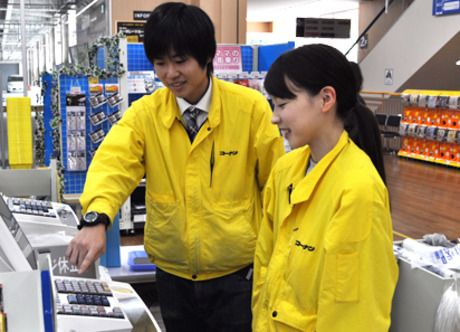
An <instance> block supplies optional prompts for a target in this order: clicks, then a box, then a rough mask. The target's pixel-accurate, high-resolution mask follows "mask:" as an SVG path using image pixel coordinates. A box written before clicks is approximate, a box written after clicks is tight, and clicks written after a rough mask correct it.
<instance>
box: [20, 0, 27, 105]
mask: <svg viewBox="0 0 460 332" xmlns="http://www.w3.org/2000/svg"><path fill="white" fill-rule="evenodd" d="M20 11H21V51H22V77H23V79H22V83H23V95H24V97H27V83H28V82H27V79H26V77H27V76H26V75H27V73H28V72H27V50H26V22H25V10H24V0H20Z"/></svg>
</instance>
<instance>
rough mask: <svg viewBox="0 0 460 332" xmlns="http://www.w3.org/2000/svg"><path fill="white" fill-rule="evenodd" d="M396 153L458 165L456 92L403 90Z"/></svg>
mask: <svg viewBox="0 0 460 332" xmlns="http://www.w3.org/2000/svg"><path fill="white" fill-rule="evenodd" d="M401 98H402V102H403V104H404V112H403V118H402V121H401V128H400V134H401V136H402V145H401V149H400V150H399V152H398V156H401V157H408V158H413V159H417V160H423V161H427V162H432V163H436V164H442V165H448V166H452V167H456V168H460V91H438V90H405V91H404V92H403V93H402V95H401Z"/></svg>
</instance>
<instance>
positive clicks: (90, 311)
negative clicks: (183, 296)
mask: <svg viewBox="0 0 460 332" xmlns="http://www.w3.org/2000/svg"><path fill="white" fill-rule="evenodd" d="M77 223H78V219H77V217H76V215H75V214H74V212H73V211H72V209H71V208H70V207H69V206H68V205H66V204H60V203H54V202H43V201H36V200H30V199H16V198H11V197H6V196H2V195H0V233H1V234H2V236H1V237H0V284H1V286H2V287H1V293H2V294H1V295H2V296H1V297H0V298H1V301H2V303H1V305H0V310H1V311H2V312H4V313H6V314H7V317H8V319H7V324H8V325H7V327H8V331H19V332H20V331H38V332H42V331H43V332H53V331H58V332H70V331H72V332H79V331H81V332H92V331H94V332H95V331H107V332H109V331H120V332H124V331H126V332H128V331H148V332H150V331H151V332H157V331H161V329H160V327H159V326H158V324H157V322H156V321H155V319H154V317H153V316H152V314H151V312H150V310H149V308H148V307H147V306H146V305H145V303H144V302H143V301H142V299H141V298H140V297H139V295H138V294H137V292H136V291H135V289H134V288H133V287H132V286H131V285H130V284H129V283H126V282H122V281H114V280H112V278H111V276H110V274H109V272H108V270H107V269H106V268H104V267H99V266H98V264H95V266H94V267H93V268H92V269H90V270H89V272H87V273H86V274H85V275H83V276H82V275H78V273H77V271H78V270H77V268H76V267H75V266H71V265H70V264H69V262H68V261H67V260H66V258H65V249H66V247H67V245H68V243H69V242H70V240H71V239H72V238H73V236H74V235H75V234H76V232H77V231H76V225H77ZM24 317H27V319H24Z"/></svg>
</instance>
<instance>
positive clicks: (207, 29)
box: [144, 2, 216, 75]
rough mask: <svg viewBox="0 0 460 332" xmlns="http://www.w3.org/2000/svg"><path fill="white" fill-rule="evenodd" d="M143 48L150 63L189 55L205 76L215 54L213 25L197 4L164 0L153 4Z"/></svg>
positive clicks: (145, 31) (209, 70)
mask: <svg viewBox="0 0 460 332" xmlns="http://www.w3.org/2000/svg"><path fill="white" fill-rule="evenodd" d="M144 49H145V53H146V55H147V58H148V59H149V60H150V62H151V63H152V64H153V61H154V60H155V59H160V58H163V57H165V56H168V55H171V54H172V52H174V54H175V55H179V56H186V55H188V56H191V57H193V58H195V59H196V60H197V62H198V63H199V65H200V66H201V67H202V68H205V67H206V66H207V72H208V75H211V74H212V72H213V65H212V60H213V59H214V55H215V54H216V38H215V32H214V25H213V24H212V21H211V19H210V18H209V16H208V15H207V14H206V13H205V12H204V11H203V10H202V9H201V8H199V7H196V6H192V5H187V4H184V3H180V2H167V3H164V4H162V5H160V6H158V7H156V8H155V9H154V10H153V11H152V13H151V14H150V17H149V19H148V21H147V23H146V25H145V29H144Z"/></svg>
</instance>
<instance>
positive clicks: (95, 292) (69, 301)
mask: <svg viewBox="0 0 460 332" xmlns="http://www.w3.org/2000/svg"><path fill="white" fill-rule="evenodd" d="M54 284H55V287H56V291H57V294H58V296H57V297H56V312H57V314H61V315H83V316H98V317H110V318H121V319H123V318H124V314H123V312H122V310H121V309H120V308H119V307H118V306H115V305H114V304H113V302H112V301H110V299H113V295H112V292H111V290H110V288H109V286H108V285H107V283H105V282H102V281H97V280H87V279H79V278H75V279H72V278H66V279H55V280H54ZM111 302H112V303H111Z"/></svg>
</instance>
